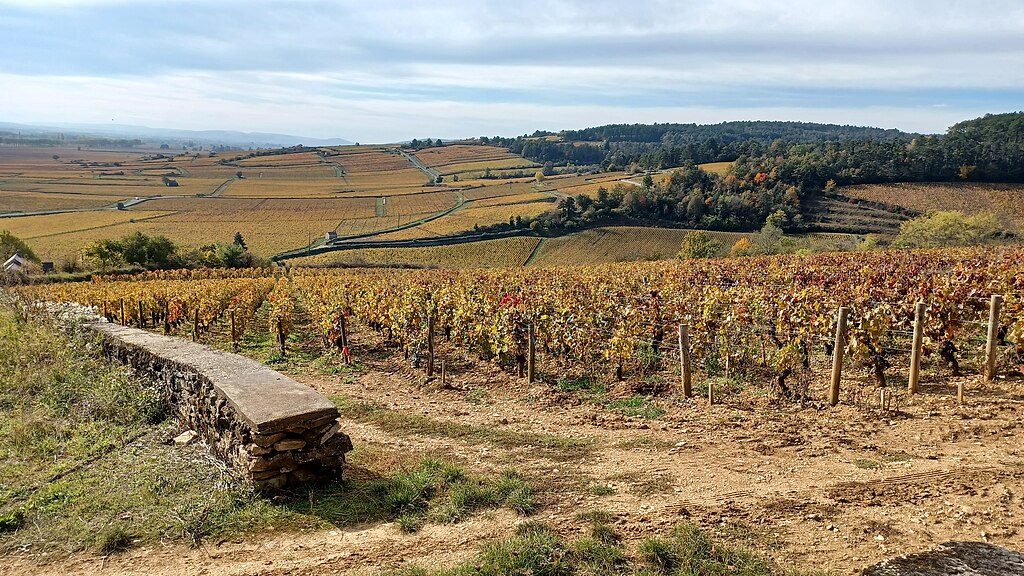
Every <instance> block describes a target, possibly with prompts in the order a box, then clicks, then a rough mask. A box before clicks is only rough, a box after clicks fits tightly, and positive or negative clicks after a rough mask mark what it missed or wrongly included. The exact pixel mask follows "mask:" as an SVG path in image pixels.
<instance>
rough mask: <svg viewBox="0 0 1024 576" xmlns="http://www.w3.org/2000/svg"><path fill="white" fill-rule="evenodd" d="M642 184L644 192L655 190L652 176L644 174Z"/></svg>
mask: <svg viewBox="0 0 1024 576" xmlns="http://www.w3.org/2000/svg"><path fill="white" fill-rule="evenodd" d="M642 184H643V188H644V190H650V189H652V188H654V178H652V177H651V175H650V174H644V179H643V181H642Z"/></svg>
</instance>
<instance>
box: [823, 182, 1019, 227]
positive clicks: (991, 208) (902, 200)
mask: <svg viewBox="0 0 1024 576" xmlns="http://www.w3.org/2000/svg"><path fill="white" fill-rule="evenodd" d="M841 191H842V193H843V194H844V195H846V196H849V197H850V198H857V199H861V200H870V201H872V202H878V203H881V204H888V205H890V206H899V207H901V208H909V209H911V210H917V211H919V212H928V211H929V210H956V211H958V212H963V213H965V214H983V213H992V214H995V215H996V217H998V218H999V220H1000V221H1001V223H1002V224H1003V225H1004V226H1007V227H1008V228H1010V229H1012V230H1019V229H1021V225H1022V224H1024V204H1022V203H1021V200H1020V197H1021V193H1022V192H1024V187H1022V186H1021V185H1020V184H974V183H966V182H964V183H923V184H922V183H906V184H865V185H860V186H845V187H843V188H842V190H841Z"/></svg>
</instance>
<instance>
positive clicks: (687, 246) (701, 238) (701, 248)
mask: <svg viewBox="0 0 1024 576" xmlns="http://www.w3.org/2000/svg"><path fill="white" fill-rule="evenodd" d="M721 251H722V244H721V243H720V242H719V241H718V240H715V239H714V237H713V236H711V234H709V233H707V232H705V231H703V230H696V231H694V232H688V233H687V234H686V236H683V242H682V244H680V245H679V255H678V257H679V258H683V259H690V258H714V257H715V256H718V255H719V253H720V252H721Z"/></svg>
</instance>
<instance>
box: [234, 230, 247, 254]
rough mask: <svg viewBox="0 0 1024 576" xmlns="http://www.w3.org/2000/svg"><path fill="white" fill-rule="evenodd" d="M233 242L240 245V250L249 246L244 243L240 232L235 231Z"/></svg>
mask: <svg viewBox="0 0 1024 576" xmlns="http://www.w3.org/2000/svg"><path fill="white" fill-rule="evenodd" d="M234 244H237V245H238V246H241V247H242V250H248V249H249V246H247V245H246V243H245V238H244V237H243V236H242V233H241V232H235V241H234Z"/></svg>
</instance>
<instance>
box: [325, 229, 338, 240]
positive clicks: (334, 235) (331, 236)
mask: <svg viewBox="0 0 1024 576" xmlns="http://www.w3.org/2000/svg"><path fill="white" fill-rule="evenodd" d="M337 239H338V233H337V232H334V231H333V230H332V231H331V232H328V233H327V234H324V240H326V241H327V242H330V241H332V240H337Z"/></svg>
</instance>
